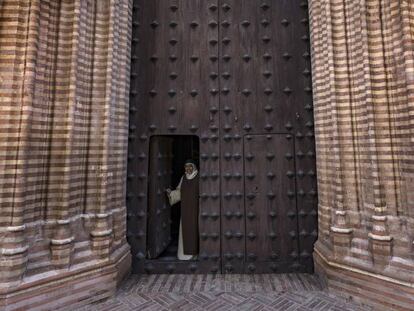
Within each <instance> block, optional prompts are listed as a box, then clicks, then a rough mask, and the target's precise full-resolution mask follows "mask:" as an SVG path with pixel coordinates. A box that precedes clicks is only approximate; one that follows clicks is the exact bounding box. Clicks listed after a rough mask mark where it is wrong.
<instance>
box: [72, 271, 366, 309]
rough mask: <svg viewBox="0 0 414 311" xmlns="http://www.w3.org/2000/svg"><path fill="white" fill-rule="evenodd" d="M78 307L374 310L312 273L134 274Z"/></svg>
mask: <svg viewBox="0 0 414 311" xmlns="http://www.w3.org/2000/svg"><path fill="white" fill-rule="evenodd" d="M71 310H74V309H71ZM76 310H78V311H98V310H99V311H109V310H111V311H127V310H128V311H129V310H148V311H149V310H154V311H155V310H156V311H159V310H183V311H184V310H188V311H194V310H209V311H212V310H214V311H220V310H223V311H230V310H237V311H243V310H246V311H251V310H254V311H256V310H257V311H259V310H286V311H291V310H300V311H305V310H313V311H316V310H318V311H319V310H333V311H347V310H348V311H351V310H352V311H363V310H371V309H370V308H368V307H366V306H365V307H362V306H360V305H358V304H356V303H355V302H352V301H347V300H344V299H343V298H340V297H337V296H335V295H333V294H330V293H328V292H326V291H325V290H324V289H323V287H322V284H321V283H320V282H319V280H318V279H317V278H316V277H315V276H313V275H309V274H256V275H247V274H246V275H238V274H225V275H141V276H140V275H132V276H131V277H130V278H129V279H128V280H126V281H125V282H124V284H123V285H122V287H121V288H120V289H119V290H118V292H117V294H116V295H115V296H114V297H113V298H110V299H108V300H106V301H103V302H100V303H95V304H93V305H89V306H87V307H83V308H80V309H76Z"/></svg>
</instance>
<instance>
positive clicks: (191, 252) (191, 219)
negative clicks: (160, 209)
mask: <svg viewBox="0 0 414 311" xmlns="http://www.w3.org/2000/svg"><path fill="white" fill-rule="evenodd" d="M198 182H199V176H198V170H197V166H196V164H195V162H194V161H193V160H187V161H185V164H184V175H183V176H182V177H181V180H180V183H179V184H178V186H177V188H176V189H175V190H171V189H169V188H168V189H167V190H166V193H167V196H168V200H169V203H170V205H171V206H172V205H174V204H176V203H178V202H180V201H181V219H180V229H179V234H178V251H177V257H178V259H179V260H194V259H196V258H197V255H198V239H199V238H198V236H199V233H198V197H199V189H198Z"/></svg>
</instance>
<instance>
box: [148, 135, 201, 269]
mask: <svg viewBox="0 0 414 311" xmlns="http://www.w3.org/2000/svg"><path fill="white" fill-rule="evenodd" d="M199 150H200V143H199V138H198V137H197V136H192V135H171V136H165V135H163V136H153V137H151V141H150V153H149V154H150V155H151V158H150V165H149V176H150V179H149V187H148V192H149V193H148V198H149V204H148V215H149V217H148V225H147V237H148V238H147V259H157V260H165V261H173V260H177V248H178V234H179V224H180V217H181V207H180V203H177V204H175V205H174V206H172V207H171V206H169V204H168V200H167V197H166V195H165V193H164V191H165V189H166V188H171V189H175V188H176V187H177V185H178V184H179V182H180V179H181V177H182V176H183V174H184V162H185V161H186V160H188V159H193V160H194V161H195V162H196V164H197V167H198V166H199Z"/></svg>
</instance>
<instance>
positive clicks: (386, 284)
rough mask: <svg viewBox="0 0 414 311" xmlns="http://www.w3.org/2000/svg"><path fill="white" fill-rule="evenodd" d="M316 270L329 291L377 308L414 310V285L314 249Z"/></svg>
mask: <svg viewBox="0 0 414 311" xmlns="http://www.w3.org/2000/svg"><path fill="white" fill-rule="evenodd" d="M313 258H314V262H315V273H316V274H318V275H319V276H320V277H321V279H322V281H323V282H324V283H325V284H326V285H327V287H328V290H331V291H333V292H335V294H338V295H340V296H343V297H345V298H349V299H352V300H354V301H356V302H358V303H361V304H365V305H367V306H372V307H374V310H407V311H410V310H413V306H414V284H413V283H407V282H404V281H399V280H397V279H392V278H390V277H386V276H382V275H376V274H373V273H370V272H368V271H364V270H360V269H358V268H353V267H350V266H347V265H345V264H341V263H337V262H335V261H330V260H331V259H329V258H327V257H325V256H324V254H322V252H320V251H319V250H318V249H315V251H314V253H313Z"/></svg>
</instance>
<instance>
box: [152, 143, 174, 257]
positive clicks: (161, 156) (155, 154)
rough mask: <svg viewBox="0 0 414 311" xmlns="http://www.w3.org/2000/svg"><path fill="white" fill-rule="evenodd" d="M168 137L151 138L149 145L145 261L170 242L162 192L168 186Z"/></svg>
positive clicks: (159, 252)
mask: <svg viewBox="0 0 414 311" xmlns="http://www.w3.org/2000/svg"><path fill="white" fill-rule="evenodd" d="M172 144H173V139H172V138H171V137H153V138H152V139H151V144H150V170H149V173H150V178H149V186H148V227H147V228H148V234H147V239H148V240H147V258H149V259H151V258H157V257H158V256H159V255H160V254H161V253H162V252H163V251H164V250H165V249H166V248H167V246H168V245H169V243H170V242H171V226H170V222H171V209H170V206H169V204H168V200H167V196H166V195H165V189H167V188H169V187H170V185H171V175H172V171H171V166H172V156H173V154H172Z"/></svg>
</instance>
